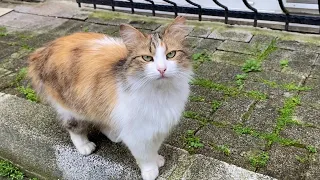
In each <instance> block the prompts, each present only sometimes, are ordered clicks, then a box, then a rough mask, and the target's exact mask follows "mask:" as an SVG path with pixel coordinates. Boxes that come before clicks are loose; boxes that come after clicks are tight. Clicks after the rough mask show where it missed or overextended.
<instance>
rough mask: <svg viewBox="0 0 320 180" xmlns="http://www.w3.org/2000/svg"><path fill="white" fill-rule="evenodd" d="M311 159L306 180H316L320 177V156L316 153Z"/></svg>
mask: <svg viewBox="0 0 320 180" xmlns="http://www.w3.org/2000/svg"><path fill="white" fill-rule="evenodd" d="M311 159H312V160H311V161H310V165H309V169H308V170H307V172H306V173H305V179H306V180H314V179H318V178H319V177H320V171H319V169H320V154H319V153H316V154H315V155H314V156H313V157H312V158H311Z"/></svg>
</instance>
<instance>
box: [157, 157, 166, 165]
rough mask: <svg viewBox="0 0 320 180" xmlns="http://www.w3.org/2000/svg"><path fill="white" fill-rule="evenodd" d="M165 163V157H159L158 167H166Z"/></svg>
mask: <svg viewBox="0 0 320 180" xmlns="http://www.w3.org/2000/svg"><path fill="white" fill-rule="evenodd" d="M164 162H165V160H164V157H163V156H161V155H158V157H157V165H158V167H162V166H163V165H164Z"/></svg>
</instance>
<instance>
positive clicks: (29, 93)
mask: <svg viewBox="0 0 320 180" xmlns="http://www.w3.org/2000/svg"><path fill="white" fill-rule="evenodd" d="M17 90H18V91H19V92H20V93H21V94H23V95H25V97H26V99H28V100H29V101H33V102H39V98H38V96H37V94H36V92H35V91H34V90H33V89H32V88H30V86H29V85H28V86H27V87H23V86H18V87H17Z"/></svg>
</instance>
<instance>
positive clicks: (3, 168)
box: [0, 159, 24, 180]
mask: <svg viewBox="0 0 320 180" xmlns="http://www.w3.org/2000/svg"><path fill="white" fill-rule="evenodd" d="M0 177H6V178H10V179H12V180H18V179H23V178H24V174H23V173H22V172H21V171H20V170H19V169H18V168H17V167H15V166H14V165H13V164H11V163H10V162H8V161H4V160H1V159H0Z"/></svg>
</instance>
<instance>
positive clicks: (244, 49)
mask: <svg viewBox="0 0 320 180" xmlns="http://www.w3.org/2000/svg"><path fill="white" fill-rule="evenodd" d="M267 47H268V46H267V45H266V44H253V43H245V42H235V41H230V40H226V41H224V42H223V43H222V44H221V45H220V46H219V47H218V48H217V49H218V50H223V51H229V52H237V53H243V54H250V55H256V54H258V53H259V52H261V51H263V50H265V49H266V48H267Z"/></svg>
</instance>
